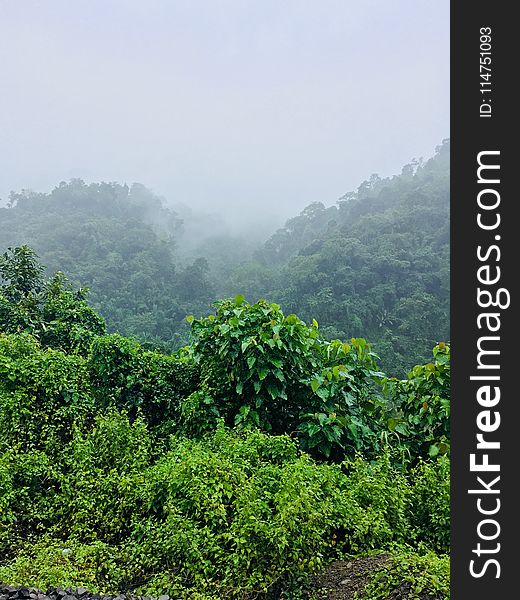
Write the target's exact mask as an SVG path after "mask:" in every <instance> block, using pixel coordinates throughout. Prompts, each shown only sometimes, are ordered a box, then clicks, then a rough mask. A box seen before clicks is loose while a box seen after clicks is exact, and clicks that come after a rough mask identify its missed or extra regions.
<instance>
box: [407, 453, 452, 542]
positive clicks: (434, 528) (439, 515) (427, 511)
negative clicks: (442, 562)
mask: <svg viewBox="0 0 520 600" xmlns="http://www.w3.org/2000/svg"><path fill="white" fill-rule="evenodd" d="M410 479H411V483H412V490H411V494H410V498H409V509H408V510H409V513H408V519H409V522H410V529H411V535H412V536H413V537H414V538H415V539H416V541H418V542H421V543H425V544H426V545H427V546H428V547H429V548H431V549H433V550H435V551H436V552H439V553H448V552H449V550H450V524H451V513H450V464H449V460H448V458H447V457H446V456H441V457H439V458H438V459H437V460H436V461H435V462H425V461H421V462H420V463H419V464H418V465H417V466H416V467H415V469H414V470H413V471H412V473H411V476H410Z"/></svg>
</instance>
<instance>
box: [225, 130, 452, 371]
mask: <svg viewBox="0 0 520 600" xmlns="http://www.w3.org/2000/svg"><path fill="white" fill-rule="evenodd" d="M256 265H257V268H258V271H259V272H260V273H263V277H262V279H260V280H259V283H260V285H256V281H257V279H255V278H252V277H251V274H252V273H253V272H254V269H253V268H252V267H249V268H247V269H242V270H239V271H237V272H236V273H235V274H234V275H233V279H234V285H235V286H236V287H237V289H238V288H239V289H238V291H240V292H241V293H247V294H248V295H249V296H250V297H259V296H263V295H265V293H266V291H267V290H268V295H269V297H270V298H272V299H273V300H275V301H276V302H278V303H280V304H281V305H282V306H283V307H284V308H285V309H286V310H289V311H294V312H296V313H298V314H299V315H300V316H301V317H302V318H304V319H307V320H310V319H312V318H315V319H317V320H318V322H319V323H320V327H321V329H322V331H323V333H324V334H326V335H327V337H328V338H329V339H331V338H335V337H338V338H342V339H344V338H349V337H352V336H354V337H357V336H363V337H367V338H368V339H370V340H371V341H372V343H373V347H374V349H375V351H376V352H377V354H378V355H379V356H380V357H381V359H382V364H383V365H384V367H385V369H386V370H388V371H390V373H392V374H394V375H397V374H399V375H402V374H404V373H406V372H407V371H408V370H409V369H410V368H411V367H412V365H414V364H415V363H416V362H417V361H418V360H426V359H427V358H428V355H429V351H430V349H431V347H432V346H433V345H434V344H435V343H436V342H438V341H439V340H442V339H448V338H449V288H448V286H449V142H448V141H445V142H444V143H443V145H442V146H440V147H439V148H437V152H436V154H435V156H434V157H433V158H432V159H430V160H428V161H427V162H425V163H419V162H417V163H414V164H411V165H407V166H406V167H404V168H403V172H402V173H401V175H399V176H396V177H392V178H388V179H380V178H379V177H377V176H375V175H374V176H373V177H372V178H371V179H370V180H369V181H366V182H364V183H363V184H362V185H361V186H360V187H359V188H358V190H357V191H356V192H351V193H348V194H346V195H345V196H344V197H342V198H341V199H340V200H339V201H338V202H337V205H336V206H330V207H328V208H325V206H324V205H323V204H322V203H319V202H316V203H314V204H311V205H310V206H308V207H307V208H306V209H305V210H304V211H303V212H302V213H301V214H300V215H299V216H298V217H295V218H293V219H291V220H289V221H288V222H287V223H286V225H285V227H283V228H282V229H280V230H278V231H277V232H276V233H275V234H274V235H273V236H272V237H271V238H270V239H269V240H268V241H267V242H266V244H265V245H264V247H263V248H262V249H261V250H260V251H259V252H257V254H256ZM266 270H267V273H266ZM222 292H224V293H226V292H227V290H225V289H224V290H222Z"/></svg>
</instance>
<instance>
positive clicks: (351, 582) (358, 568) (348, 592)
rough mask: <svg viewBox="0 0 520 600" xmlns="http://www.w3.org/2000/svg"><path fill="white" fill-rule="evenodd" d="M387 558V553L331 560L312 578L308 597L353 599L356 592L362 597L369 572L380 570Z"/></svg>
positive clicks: (337, 599)
mask: <svg viewBox="0 0 520 600" xmlns="http://www.w3.org/2000/svg"><path fill="white" fill-rule="evenodd" d="M388 559H389V556H388V555H387V554H378V555H377V556H362V557H360V558H355V559H352V560H349V561H344V560H338V561H336V562H333V563H331V564H330V565H329V566H328V567H327V568H326V570H325V571H324V572H323V573H322V574H321V575H320V576H319V577H316V578H315V579H314V580H313V582H312V587H311V590H309V592H310V593H309V598H316V599H318V598H320V599H323V600H354V594H355V593H356V592H358V594H359V596H360V597H361V598H362V597H363V596H362V594H363V590H364V589H365V587H366V586H367V585H368V583H369V581H370V576H371V574H372V573H373V572H374V571H379V570H381V567H382V566H383V565H384V564H385V563H386V562H387V561H388ZM366 600H369V599H368V598H367V599H366Z"/></svg>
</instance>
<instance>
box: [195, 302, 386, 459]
mask: <svg viewBox="0 0 520 600" xmlns="http://www.w3.org/2000/svg"><path fill="white" fill-rule="evenodd" d="M192 331H193V335H194V337H195V342H194V344H193V349H192V353H193V358H194V360H195V361H197V362H198V363H199V365H200V369H201V385H200V388H199V390H198V391H197V392H196V393H195V394H194V395H192V396H191V397H190V398H188V400H187V401H186V402H185V403H184V404H183V414H184V417H185V423H187V424H188V425H189V427H190V431H192V432H199V433H200V432H201V431H203V430H204V429H205V428H207V427H208V425H209V426H210V427H211V426H213V425H214V423H215V420H216V419H217V418H218V417H222V418H223V419H224V420H225V422H226V424H228V425H229V426H233V425H237V426H239V427H259V428H260V429H262V430H263V431H266V432H269V433H274V434H283V433H289V434H292V433H296V432H297V433H298V436H299V438H300V440H301V441H302V443H303V445H304V448H305V449H307V450H309V451H311V452H314V453H316V454H318V455H322V456H326V457H329V456H330V455H331V453H334V454H335V455H336V456H338V457H341V456H343V455H344V453H345V450H347V451H348V452H350V453H351V454H352V453H354V452H355V450H360V449H363V450H367V449H368V448H371V447H372V446H373V442H374V439H375V434H374V427H375V425H376V423H375V420H374V419H373V418H371V417H372V413H373V412H374V404H373V402H372V401H371V400H370V398H369V392H370V386H371V384H372V382H373V378H374V377H375V376H376V375H377V372H376V371H375V362H374V355H373V354H372V353H371V352H370V347H369V345H368V344H367V343H366V341H365V340H363V339H352V340H351V343H350V344H345V343H342V342H340V341H339V340H335V341H333V342H325V341H324V340H322V339H320V336H319V331H318V324H317V323H316V322H315V321H314V322H313V323H312V325H310V326H308V325H306V324H305V323H304V322H303V321H301V320H300V319H298V317H297V316H296V315H287V316H284V314H283V313H282V311H281V310H280V307H279V306H278V305H277V304H269V303H268V302H266V301H264V300H260V301H259V302H257V303H256V304H253V305H250V304H248V303H246V302H245V301H244V298H243V297H242V296H237V297H236V298H235V300H234V301H233V300H226V301H222V302H219V303H217V311H216V315H210V316H209V317H207V318H204V319H196V320H193V322H192Z"/></svg>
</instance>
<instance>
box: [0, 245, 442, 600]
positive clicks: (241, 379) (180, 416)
mask: <svg viewBox="0 0 520 600" xmlns="http://www.w3.org/2000/svg"><path fill="white" fill-rule="evenodd" d="M0 281H1V282H2V285H1V286H0V429H1V430H2V436H1V438H0V556H1V558H0V580H3V581H6V582H8V583H12V584H24V585H31V586H38V587H43V588H45V587H46V586H48V585H62V586H63V585H72V586H80V585H82V586H85V587H87V588H89V589H90V590H92V591H97V592H99V593H105V592H117V591H121V590H125V591H132V592H134V593H142V594H160V593H169V594H170V595H173V596H174V597H180V598H185V599H191V600H214V599H217V598H230V599H231V598H236V599H243V600H252V599H254V598H257V599H259V598H280V597H287V598H298V597H299V596H300V594H301V592H302V590H303V589H304V588H305V585H306V583H307V581H308V579H309V576H310V575H312V574H313V573H318V572H319V571H320V569H322V568H323V567H324V566H325V565H326V564H327V563H328V562H329V561H331V560H333V559H334V558H337V557H341V556H344V555H353V554H362V553H371V552H373V551H375V550H378V551H384V552H387V553H390V554H391V556H393V558H392V560H393V561H394V562H393V564H394V563H395V568H392V569H391V570H385V572H384V574H383V575H381V576H376V577H375V579H374V581H373V582H372V583H371V584H370V585H371V586H372V587H371V588H370V590H371V591H370V594H372V595H369V596H368V597H369V598H371V599H373V600H375V599H376V598H385V597H386V596H385V594H386V592H387V591H391V590H392V589H394V588H395V586H396V585H398V584H399V585H401V584H403V582H404V584H406V585H409V589H410V590H411V591H412V592H413V593H418V592H419V590H423V591H424V590H426V592H428V593H431V597H432V598H443V599H444V598H447V597H448V595H447V586H448V583H447V577H448V575H447V568H446V559H445V558H442V556H443V555H445V554H446V553H447V552H448V549H449V463H448V460H447V453H448V451H449V429H448V422H449V403H448V393H449V347H448V346H447V345H446V344H444V343H441V344H438V345H437V346H436V347H435V349H434V362H433V363H429V364H427V365H424V366H418V367H415V368H414V369H413V370H412V371H411V372H410V374H409V377H408V379H406V380H402V381H401V380H397V379H395V378H392V377H386V376H385V375H384V374H383V373H382V372H380V371H379V369H378V366H377V357H376V356H375V354H374V353H373V352H372V350H371V347H370V344H368V343H367V342H366V341H365V340H364V339H362V338H352V339H351V340H349V342H348V343H346V342H343V341H339V340H332V341H328V340H326V339H324V336H323V335H322V334H321V332H320V329H319V327H318V324H317V323H316V322H312V323H311V324H310V325H309V324H307V323H305V322H304V321H302V320H301V319H299V318H298V317H297V316H296V315H294V314H289V315H284V313H283V312H282V310H281V308H280V306H278V305H277V304H272V303H269V302H266V301H259V302H257V303H256V304H248V303H247V302H246V301H245V299H244V297H243V296H237V297H236V298H235V299H234V300H225V301H221V302H219V303H218V304H217V305H216V307H215V308H216V310H215V311H214V312H215V314H213V315H210V316H208V317H204V318H193V319H190V320H191V334H190V335H191V338H192V343H191V344H190V345H188V346H185V347H182V348H180V349H178V350H177V351H175V352H173V353H170V354H168V353H164V352H162V351H161V350H160V349H158V348H155V349H154V348H150V347H149V346H148V345H142V344H140V343H138V342H137V341H135V340H133V339H129V338H127V337H124V336H122V335H121V334H116V333H112V334H109V333H107V332H106V329H105V325H104V321H103V320H102V319H101V318H100V317H99V316H98V315H97V313H96V312H95V310H93V309H92V308H91V307H90V306H89V305H88V304H87V301H86V291H85V290H79V291H75V290H74V289H73V288H72V287H71V286H70V284H69V283H68V282H67V280H66V278H65V277H64V276H63V275H61V274H60V275H57V276H55V277H53V278H51V279H46V277H45V275H44V270H43V268H42V267H41V266H40V264H39V262H38V260H37V257H36V255H35V254H34V252H33V251H32V250H31V249H30V248H28V247H27V246H22V247H17V248H14V249H12V250H9V251H8V252H6V253H5V254H4V255H3V257H2V259H1V261H0ZM433 553H437V554H439V555H440V556H441V557H440V558H437V556H436V555H434V554H433ZM411 597H414V596H411Z"/></svg>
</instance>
